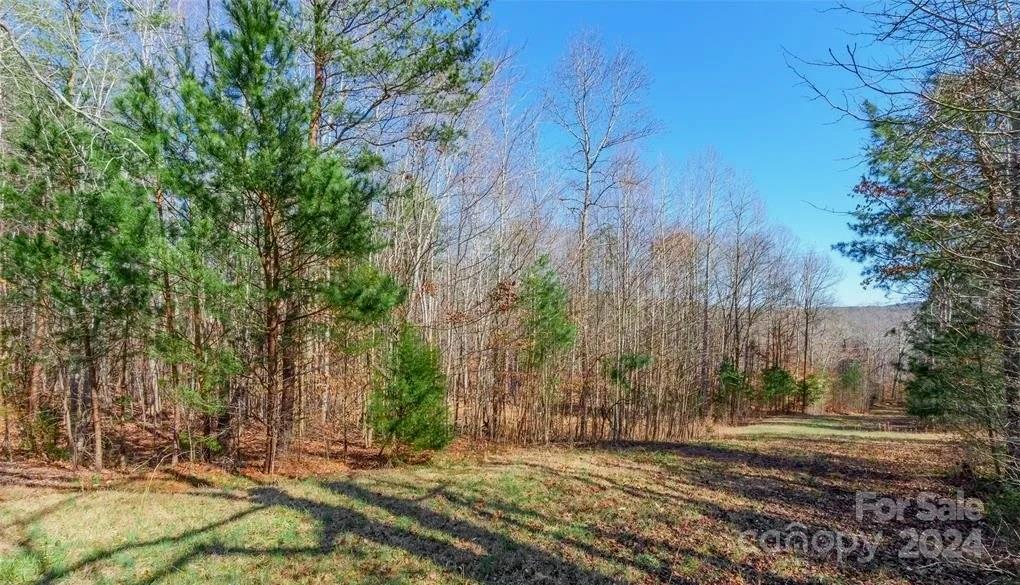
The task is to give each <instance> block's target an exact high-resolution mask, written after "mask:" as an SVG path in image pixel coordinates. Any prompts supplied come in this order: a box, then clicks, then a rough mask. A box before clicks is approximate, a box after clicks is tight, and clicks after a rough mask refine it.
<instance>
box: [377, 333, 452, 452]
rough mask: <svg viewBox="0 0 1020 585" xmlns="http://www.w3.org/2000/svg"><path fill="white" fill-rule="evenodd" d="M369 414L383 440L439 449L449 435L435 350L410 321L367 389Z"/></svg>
mask: <svg viewBox="0 0 1020 585" xmlns="http://www.w3.org/2000/svg"><path fill="white" fill-rule="evenodd" d="M369 417H370V418H371V421H372V426H373V428H374V429H375V432H376V433H378V435H379V436H380V438H381V440H382V447H381V449H380V453H382V452H384V451H385V449H386V447H388V446H389V444H390V443H391V442H392V441H397V442H399V443H401V444H404V445H407V446H409V447H412V448H414V449H441V448H443V447H445V446H446V445H447V444H448V443H449V442H450V440H451V439H452V438H453V429H452V428H451V427H450V423H449V413H448V412H447V407H446V380H445V377H444V376H443V371H442V364H441V363H440V361H439V351H438V350H437V349H436V348H434V347H431V346H429V345H428V344H427V343H426V342H425V341H424V340H422V339H421V337H420V336H419V335H418V334H417V333H416V332H415V331H414V330H413V329H411V328H410V327H409V326H407V325H404V326H403V327H402V328H401V329H400V332H399V334H398V337H397V341H396V344H395V345H394V347H393V351H392V353H391V355H390V361H389V365H388V368H387V371H386V374H385V377H384V379H383V380H382V382H381V383H380V384H379V386H378V387H377V388H376V389H375V391H374V392H373V393H372V401H371V404H370V406H369Z"/></svg>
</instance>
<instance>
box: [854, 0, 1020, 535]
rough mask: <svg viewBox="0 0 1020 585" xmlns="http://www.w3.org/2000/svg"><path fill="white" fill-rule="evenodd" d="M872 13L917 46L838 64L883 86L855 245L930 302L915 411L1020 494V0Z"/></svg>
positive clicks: (916, 333) (880, 274)
mask: <svg viewBox="0 0 1020 585" xmlns="http://www.w3.org/2000/svg"><path fill="white" fill-rule="evenodd" d="M868 16H869V17H870V18H871V19H872V20H873V21H874V22H875V24H876V26H877V30H878V33H877V35H878V37H877V38H880V39H882V42H883V43H893V44H897V45H898V46H901V47H904V48H905V50H902V51H900V53H899V54H900V55H902V57H900V58H899V59H898V60H893V61H891V62H889V61H886V60H883V59H878V60H875V61H870V60H865V59H864V57H863V56H861V55H850V56H849V57H848V58H847V59H846V60H844V61H843V62H842V63H838V65H840V66H843V67H845V68H846V69H847V70H849V71H851V72H853V73H854V74H855V75H856V76H857V77H858V80H859V81H863V82H864V83H865V84H866V86H867V87H869V88H871V89H873V90H875V91H876V94H877V98H876V99H875V100H874V103H865V104H864V107H863V110H862V114H861V115H863V117H864V118H865V119H866V120H867V121H868V122H869V123H870V126H871V129H872V140H871V143H870V145H869V147H868V150H867V155H868V161H869V165H870V168H869V172H868V174H867V176H866V177H864V179H862V181H861V182H860V184H859V185H858V186H857V188H856V189H855V191H854V193H855V195H856V196H857V197H858V200H859V206H858V207H857V212H856V218H857V223H856V226H855V227H856V230H857V232H858V234H859V235H860V239H859V240H858V241H855V242H849V243H847V244H844V245H843V250H844V251H845V252H846V253H848V254H849V255H851V256H852V257H854V258H857V259H860V260H862V261H864V262H866V263H867V264H868V266H869V271H870V275H871V277H872V278H873V280H874V281H875V282H877V283H881V284H883V285H885V286H888V287H891V288H896V289H899V290H901V291H904V292H906V293H909V294H913V295H915V297H916V298H918V299H920V300H921V301H922V302H921V305H920V308H919V309H918V312H917V316H916V318H915V320H914V324H913V327H912V329H911V331H910V332H909V341H910V342H911V351H910V354H909V369H910V373H911V376H910V378H909V382H908V385H907V401H908V406H909V408H910V410H911V411H912V412H913V413H915V414H918V415H922V416H927V417H931V418H934V419H937V420H940V421H942V422H946V423H949V424H952V425H953V426H954V427H955V428H956V429H958V430H960V431H961V432H963V433H964V434H965V435H966V436H967V437H969V438H970V444H971V446H972V447H973V451H972V455H973V457H972V458H971V459H970V462H968V464H967V467H968V468H970V469H971V471H972V472H973V471H975V470H977V471H979V472H980V471H984V472H990V473H991V474H992V475H993V476H995V477H996V478H997V479H999V480H1002V481H1003V482H1004V483H1003V484H1002V485H1004V486H1006V487H1008V489H1007V490H1006V491H1007V492H1008V491H1010V490H1012V492H1013V493H1014V494H1016V493H1020V492H1018V490H1020V112H1018V109H1017V106H1018V102H1017V95H1016V88H1017V86H1018V84H1020V68H1018V66H1020V21H1018V19H1017V5H1016V3H1015V2H999V1H992V0H989V1H978V2H967V3H956V2H941V1H936V2H913V1H909V2H895V3H888V4H885V5H883V6H881V7H880V9H878V10H876V11H875V12H873V13H870V14H868ZM1016 501H1017V500H1016V496H1015V495H1014V496H1013V503H1012V504H1011V505H1010V506H1007V507H1006V508H1007V509H1011V513H1012V514H1013V516H1012V518H1014V519H1015V518H1016V513H1017V512H1018V510H1020V507H1017V506H1016ZM1012 526H1013V527H1014V529H1015V526H1016V524H1013V525H1012Z"/></svg>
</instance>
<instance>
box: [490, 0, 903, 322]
mask: <svg viewBox="0 0 1020 585" xmlns="http://www.w3.org/2000/svg"><path fill="white" fill-rule="evenodd" d="M831 6H832V5H831V4H827V3H824V2H810V1H800V2H750V1H747V2H685V1H673V2H665V1H660V2H651V1H647V2H623V1H615V2H610V1H549V0H528V1H511V0H496V1H495V2H494V3H493V4H492V18H491V20H490V22H489V25H488V26H490V27H491V28H492V29H494V31H495V32H496V33H497V34H498V35H499V36H500V37H501V38H502V39H503V40H504V41H505V43H506V44H507V45H508V46H510V47H512V48H518V49H519V52H518V62H519V64H520V65H522V66H523V67H524V69H525V70H527V71H528V78H527V81H526V83H531V84H536V86H537V84H539V83H541V81H542V79H543V78H544V76H545V75H546V74H547V72H548V71H549V69H550V68H551V67H552V66H553V65H554V64H555V62H556V61H557V60H558V59H559V57H560V56H561V55H562V54H563V52H564V50H565V48H566V46H567V45H568V43H569V41H570V39H571V37H573V36H574V35H575V34H576V33H577V32H579V31H581V30H585V29H594V30H596V31H598V32H599V33H600V34H601V36H602V37H603V38H604V39H605V40H606V42H607V44H609V45H619V44H625V45H627V46H628V47H630V48H631V49H632V50H633V51H634V52H635V53H636V54H637V56H638V57H639V58H640V59H641V61H642V62H643V63H644V64H645V66H646V67H647V69H648V72H649V74H650V76H651V78H652V86H651V89H650V92H649V95H648V107H649V109H650V110H651V111H652V113H653V115H654V116H655V117H656V118H657V119H658V120H659V121H660V122H661V123H662V125H663V127H664V129H663V132H661V133H660V134H658V135H656V136H655V137H653V138H651V139H649V140H648V141H647V143H646V149H647V152H648V155H649V157H650V158H649V160H656V159H659V158H666V159H668V160H676V161H683V160H684V159H685V158H686V157H687V156H689V155H691V154H695V153H697V152H700V151H703V150H705V149H706V148H708V147H711V148H713V149H715V150H716V151H717V152H718V153H719V155H720V157H721V158H722V159H723V160H724V161H725V162H727V163H728V164H729V165H731V166H733V167H734V168H735V169H737V170H738V171H739V172H742V173H744V174H747V175H749V176H750V177H751V179H752V180H753V182H754V184H755V185H756V187H757V188H758V191H759V193H760V195H761V197H762V199H764V201H765V204H766V206H767V209H768V214H769V217H770V218H771V220H772V221H773V222H775V223H779V224H782V225H785V226H787V227H788V228H789V229H790V230H791V231H793V233H795V234H796V235H797V237H798V238H799V239H800V240H801V241H802V242H803V243H804V244H805V245H808V246H813V247H815V248H819V249H823V250H829V248H830V247H831V246H832V244H834V243H836V242H839V241H841V240H847V239H849V238H851V237H852V232H851V231H850V230H849V228H848V227H847V221H848V219H849V218H848V217H847V216H846V215H845V213H837V212H846V211H847V210H849V209H851V208H852V207H853V200H852V199H851V198H850V197H849V196H848V193H850V191H851V189H852V187H853V185H854V184H855V183H856V182H857V180H858V178H859V177H860V176H861V174H862V173H863V171H864V168H863V166H862V164H861V159H860V153H861V147H862V146H863V145H864V143H865V141H866V138H867V133H866V131H865V129H864V127H863V126H862V124H861V123H860V122H857V121H855V120H852V119H846V118H843V117H841V116H840V114H839V113H838V112H837V111H835V110H833V109H832V108H831V107H830V106H828V105H826V104H825V103H823V102H820V101H818V100H813V99H812V92H811V90H810V89H809V88H807V87H805V86H803V84H802V83H801V82H800V80H799V79H798V77H797V75H796V74H795V73H794V72H793V71H791V70H790V68H789V66H788V65H787V61H788V59H787V57H786V54H785V53H784V49H785V50H787V51H789V52H791V53H792V54H794V55H797V56H799V57H802V58H804V59H815V60H822V59H825V58H826V57H827V52H828V50H829V49H830V48H831V49H833V50H835V51H841V50H843V47H845V46H846V45H847V44H852V43H861V42H863V39H861V38H859V37H856V38H855V36H854V34H853V33H854V32H861V31H864V30H867V26H868V25H867V23H866V22H865V21H863V20H862V19H861V18H860V17H857V16H855V15H850V14H846V13H845V12H840V11H833V10H827V9H828V8H830V7H831ZM806 72H807V73H808V74H809V75H810V77H811V79H812V80H813V82H815V83H816V84H817V85H819V86H820V87H822V88H825V89H828V90H832V91H836V92H838V91H839V90H841V89H844V88H850V87H852V86H853V80H852V79H850V78H849V77H848V76H847V75H846V74H844V73H841V72H839V71H836V70H833V69H827V68H809V69H807V70H806ZM827 210H832V211H827ZM831 255H832V256H833V259H834V260H835V261H836V263H837V265H838V266H839V267H840V268H841V269H842V271H843V273H844V278H843V280H842V281H841V282H840V283H839V285H838V286H837V288H836V291H835V293H836V297H837V302H838V303H839V304H847V305H858V304H872V303H888V302H891V299H889V298H887V297H886V296H885V295H884V293H882V292H881V291H879V290H863V289H862V287H861V285H860V276H859V275H860V266H859V265H857V264H855V263H853V262H851V261H850V260H847V259H845V258H842V257H840V256H839V255H838V254H837V253H836V252H831Z"/></svg>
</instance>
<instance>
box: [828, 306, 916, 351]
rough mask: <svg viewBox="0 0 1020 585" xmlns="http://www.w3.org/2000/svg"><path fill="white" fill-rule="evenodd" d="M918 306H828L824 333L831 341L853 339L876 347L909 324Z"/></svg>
mask: <svg viewBox="0 0 1020 585" xmlns="http://www.w3.org/2000/svg"><path fill="white" fill-rule="evenodd" d="M917 306H918V305H917V303H899V304H895V305H870V306H860V307H830V308H828V309H825V310H824V311H823V326H822V329H823V331H824V333H823V334H824V335H825V337H826V338H828V339H830V340H832V341H838V340H840V339H856V340H860V341H866V342H872V344H875V342H878V341H879V340H881V339H883V338H885V337H887V334H888V333H890V332H891V331H892V330H896V331H897V332H899V331H900V330H901V329H902V328H903V326H904V324H906V323H907V322H908V321H910V319H911V317H912V316H913V314H914V311H915V310H916V309H917ZM889 337H895V335H890V336H889Z"/></svg>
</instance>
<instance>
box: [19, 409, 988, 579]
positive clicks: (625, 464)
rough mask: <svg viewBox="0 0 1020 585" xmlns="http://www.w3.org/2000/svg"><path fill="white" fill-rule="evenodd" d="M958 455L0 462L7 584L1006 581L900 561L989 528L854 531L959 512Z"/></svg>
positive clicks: (841, 449) (918, 446)
mask: <svg viewBox="0 0 1020 585" xmlns="http://www.w3.org/2000/svg"><path fill="white" fill-rule="evenodd" d="M956 457H957V455H956V453H955V451H954V450H953V448H952V447H951V446H950V444H949V443H948V442H947V437H945V436H942V435H936V434H931V433H924V432H920V431H919V430H918V429H917V428H916V425H914V424H913V422H912V421H911V420H910V419H908V418H906V417H903V416H902V415H901V414H899V413H896V412H880V413H878V414H875V415H869V416H866V417H836V416H824V417H822V416H816V417H782V418H774V419H769V420H767V421H764V422H763V423H760V424H757V425H752V426H749V427H741V428H737V429H726V430H724V431H723V432H722V433H721V434H720V435H719V436H717V437H715V438H712V439H708V440H704V441H699V442H695V443H691V444H687V445H674V444H628V445H616V446H610V447H599V448H590V449H565V448H562V449H561V448H550V449H515V450H510V451H505V452H502V453H499V454H493V453H489V454H477V455H475V456H471V457H465V456H463V455H458V456H447V457H443V458H440V459H438V460H437V461H435V462H433V463H432V464H431V465H427V466H419V467H405V468H397V469H384V470H375V471H365V472H357V473H351V474H345V475H340V476H333V477H329V478H320V479H314V480H312V479H309V480H303V481H293V480H286V481H278V482H272V483H264V482H258V481H253V480H251V479H247V478H241V477H237V476H224V475H217V474H209V473H197V472H195V471H194V470H191V471H189V470H187V469H184V470H178V471H175V472H174V474H173V476H172V477H164V478H163V479H161V480H160V481H158V482H153V481H143V480H137V481H123V482H120V483H117V484H111V485H110V487H109V488H108V489H90V488H89V487H87V486H86V485H84V484H83V483H82V482H80V481H79V482H78V483H74V482H72V481H68V482H64V483H61V482H60V481H57V478H53V477H49V478H48V479H47V481H44V482H39V481H38V478H33V472H32V471H31V470H26V469H18V470H14V469H11V468H10V467H4V468H0V481H3V483H4V484H5V487H2V488H0V525H2V526H3V531H2V532H0V583H100V582H104V583H244V584H248V583H273V584H275V583H289V582H295V583H345V584H346V583H366V584H368V583H373V584H377V583H501V584H503V583H521V584H524V583H605V584H610V583H613V584H615V583H670V584H697V583H727V584H729V583H768V584H779V583H796V584H806V583H860V584H872V583H889V584H892V583H896V584H904V583H960V584H963V583H968V584H969V583H986V582H993V581H996V580H998V582H1005V581H1004V580H1003V579H1002V578H1001V576H996V575H990V574H985V573H982V572H980V571H977V570H975V569H973V568H971V567H968V566H966V565H962V564H960V563H958V562H946V559H944V558H923V557H922V558H916V559H909V558H901V555H900V553H901V551H903V550H904V547H905V546H907V545H908V544H909V541H908V539H907V538H905V537H903V536H901V534H900V532H901V531H902V530H910V529H911V528H915V529H918V530H920V531H923V530H927V529H938V530H939V531H940V532H939V535H940V537H941V536H942V535H943V533H944V531H946V530H959V531H960V532H961V535H966V534H970V532H971V531H972V530H975V529H983V528H984V525H983V524H982V523H981V522H972V521H970V520H966V519H964V520H960V521H953V522H948V521H947V522H936V523H924V522H920V521H918V520H917V519H916V518H914V517H913V516H914V514H916V509H914V510H913V511H912V512H908V514H907V515H906V516H905V518H904V519H903V520H902V521H900V520H892V521H890V522H886V523H882V522H879V521H878V519H877V518H876V517H875V516H874V514H871V513H869V514H866V515H865V516H864V517H863V518H862V519H861V520H859V519H858V518H857V514H856V505H857V494H858V493H860V492H873V493H875V494H876V496H875V497H882V496H884V497H892V498H916V497H917V496H918V495H919V494H921V493H923V492H933V493H936V494H939V495H940V496H946V497H950V498H952V497H955V496H956V494H957V488H958V486H957V485H955V484H954V483H953V481H952V480H951V479H950V478H951V477H952V473H951V472H952V469H951V465H952V462H953V461H955V460H957V459H956ZM947 462H948V463H947ZM98 487H102V486H98ZM798 534H803V535H804V536H805V537H806V538H807V539H808V542H809V544H807V545H806V547H800V546H799V543H800V542H801V541H799V540H798V539H797V535H798ZM833 537H839V538H843V541H842V548H841V550H842V552H837V549H835V548H833V543H832V538H833ZM863 537H868V538H869V539H871V540H869V545H871V546H872V547H873V548H872V549H867V548H865V545H864V543H863V540H860V539H861V538H863ZM826 538H828V540H826ZM853 538H857V539H858V540H856V541H853V540H851V539H853ZM811 539H814V545H813V546H812V544H810V542H811ZM854 543H856V544H854ZM787 544H789V546H787ZM852 544H854V546H853V548H852V549H851V548H850V546H851V545H852ZM930 548H931V547H930V546H928V547H927V549H926V550H928V552H930ZM763 549H764V550H763ZM869 551H873V552H869ZM872 554H873V556H872Z"/></svg>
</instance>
